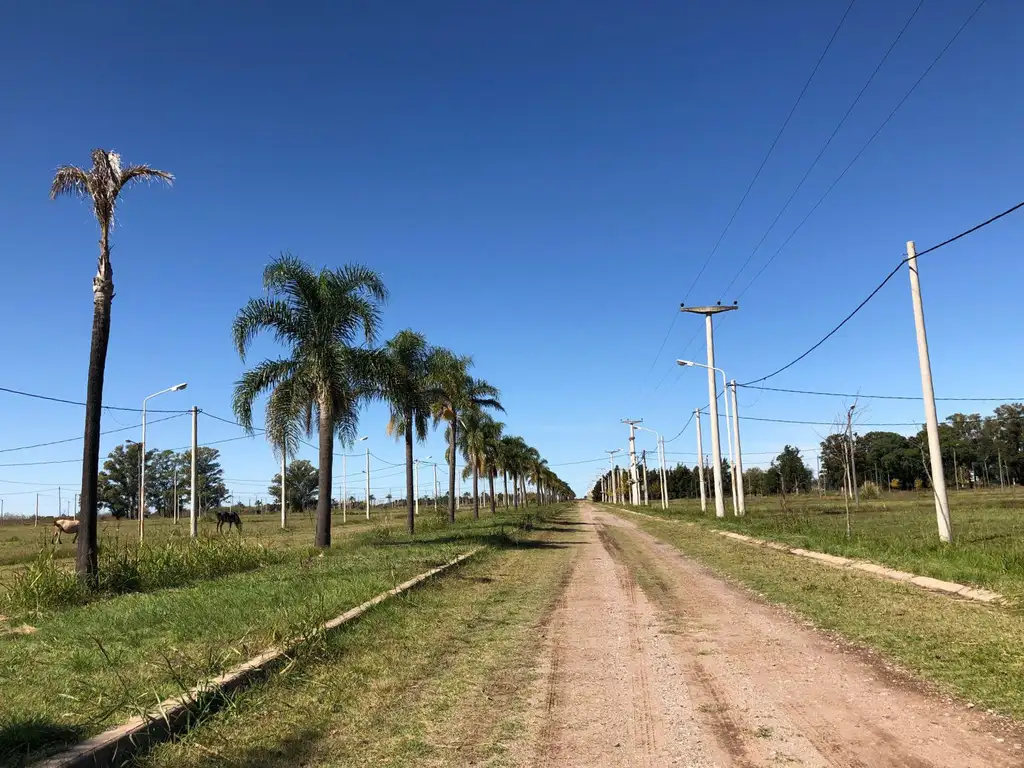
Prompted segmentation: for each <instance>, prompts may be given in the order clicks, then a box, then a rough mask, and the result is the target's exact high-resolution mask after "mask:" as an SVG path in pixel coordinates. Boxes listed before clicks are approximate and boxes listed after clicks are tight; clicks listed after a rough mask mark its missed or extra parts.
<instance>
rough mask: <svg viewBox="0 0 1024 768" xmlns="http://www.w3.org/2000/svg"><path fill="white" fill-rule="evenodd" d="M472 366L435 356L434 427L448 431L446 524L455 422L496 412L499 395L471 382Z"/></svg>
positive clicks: (451, 502)
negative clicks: (467, 414) (443, 425)
mask: <svg viewBox="0 0 1024 768" xmlns="http://www.w3.org/2000/svg"><path fill="white" fill-rule="evenodd" d="M472 364H473V359H472V358H471V357H466V356H460V355H455V354H453V353H452V352H449V351H448V350H440V351H439V352H438V354H437V358H436V365H435V371H434V378H435V384H436V387H437V390H438V398H437V402H436V403H435V404H434V409H433V416H434V421H435V423H440V422H441V421H444V422H446V423H447V425H448V427H447V429H446V430H445V438H446V439H447V440H448V450H447V451H446V452H445V456H446V458H447V459H448V522H450V523H454V522H455V459H456V454H457V446H458V444H459V419H460V417H461V414H462V413H464V412H466V411H470V410H473V409H481V408H492V409H495V410H499V411H504V410H505V409H504V408H502V407H501V402H500V401H499V400H498V398H499V397H500V396H501V393H500V392H499V391H498V390H497V388H495V387H492V386H491V385H490V384H488V383H487V382H486V381H484V380H483V379H475V378H473V377H472V376H471V375H470V374H469V367H470V366H471V365H472Z"/></svg>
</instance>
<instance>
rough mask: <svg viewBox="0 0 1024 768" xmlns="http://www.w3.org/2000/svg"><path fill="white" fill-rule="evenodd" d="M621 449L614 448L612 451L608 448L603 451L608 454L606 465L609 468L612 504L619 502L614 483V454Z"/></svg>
mask: <svg viewBox="0 0 1024 768" xmlns="http://www.w3.org/2000/svg"><path fill="white" fill-rule="evenodd" d="M621 450H622V449H621V448H616V449H615V450H614V451H609V450H606V451H605V453H607V454H608V467H609V469H610V470H611V483H612V504H618V503H619V494H618V488H617V487H616V483H615V469H616V467H615V454H616V453H619V452H620V451H621Z"/></svg>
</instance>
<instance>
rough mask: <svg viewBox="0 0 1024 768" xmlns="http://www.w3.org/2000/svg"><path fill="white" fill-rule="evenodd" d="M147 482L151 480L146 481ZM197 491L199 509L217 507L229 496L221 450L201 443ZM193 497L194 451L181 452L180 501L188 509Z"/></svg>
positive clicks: (179, 471)
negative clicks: (221, 464) (222, 465)
mask: <svg viewBox="0 0 1024 768" xmlns="http://www.w3.org/2000/svg"><path fill="white" fill-rule="evenodd" d="M146 482H147V484H148V483H149V481H148V480H147V481H146ZM196 491H197V497H198V499H199V510H200V511H202V510H204V509H217V508H218V507H220V506H221V505H222V504H223V503H224V501H225V500H226V499H227V497H228V489H227V486H226V485H224V470H223V469H222V468H221V466H220V451H218V450H217V449H216V448H210V447H209V446H205V445H201V446H199V449H198V450H197V451H196ZM191 498H192V451H191V450H188V451H185V452H184V453H183V454H181V464H180V467H179V469H178V499H179V501H178V503H179V504H180V505H181V508H182V509H188V508H189V503H190V499H191Z"/></svg>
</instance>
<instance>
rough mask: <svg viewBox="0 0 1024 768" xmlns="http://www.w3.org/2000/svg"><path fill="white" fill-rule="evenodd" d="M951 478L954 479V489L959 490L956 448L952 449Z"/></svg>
mask: <svg viewBox="0 0 1024 768" xmlns="http://www.w3.org/2000/svg"><path fill="white" fill-rule="evenodd" d="M953 479H954V480H955V481H956V489H957V491H959V490H960V470H959V469H958V468H957V465H956V448H954V449H953Z"/></svg>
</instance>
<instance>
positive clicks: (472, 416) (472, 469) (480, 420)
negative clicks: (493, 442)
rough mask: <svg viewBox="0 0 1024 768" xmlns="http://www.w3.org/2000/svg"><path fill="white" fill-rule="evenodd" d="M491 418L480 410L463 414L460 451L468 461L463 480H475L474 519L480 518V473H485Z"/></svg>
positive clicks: (459, 443)
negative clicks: (485, 457) (488, 423)
mask: <svg viewBox="0 0 1024 768" xmlns="http://www.w3.org/2000/svg"><path fill="white" fill-rule="evenodd" d="M490 418H491V417H490V416H488V415H487V414H485V413H484V412H483V411H481V410H479V409H473V410H471V411H467V412H466V413H463V414H462V417H461V422H462V431H461V432H460V433H459V442H458V445H459V450H461V451H462V457H463V458H464V459H465V460H466V468H465V470H464V471H463V473H462V477H463V479H466V478H469V477H472V478H473V519H474V520H478V519H479V518H480V486H479V482H480V473H481V472H483V471H484V455H485V452H486V450H487V430H488V425H487V422H488V421H490Z"/></svg>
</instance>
